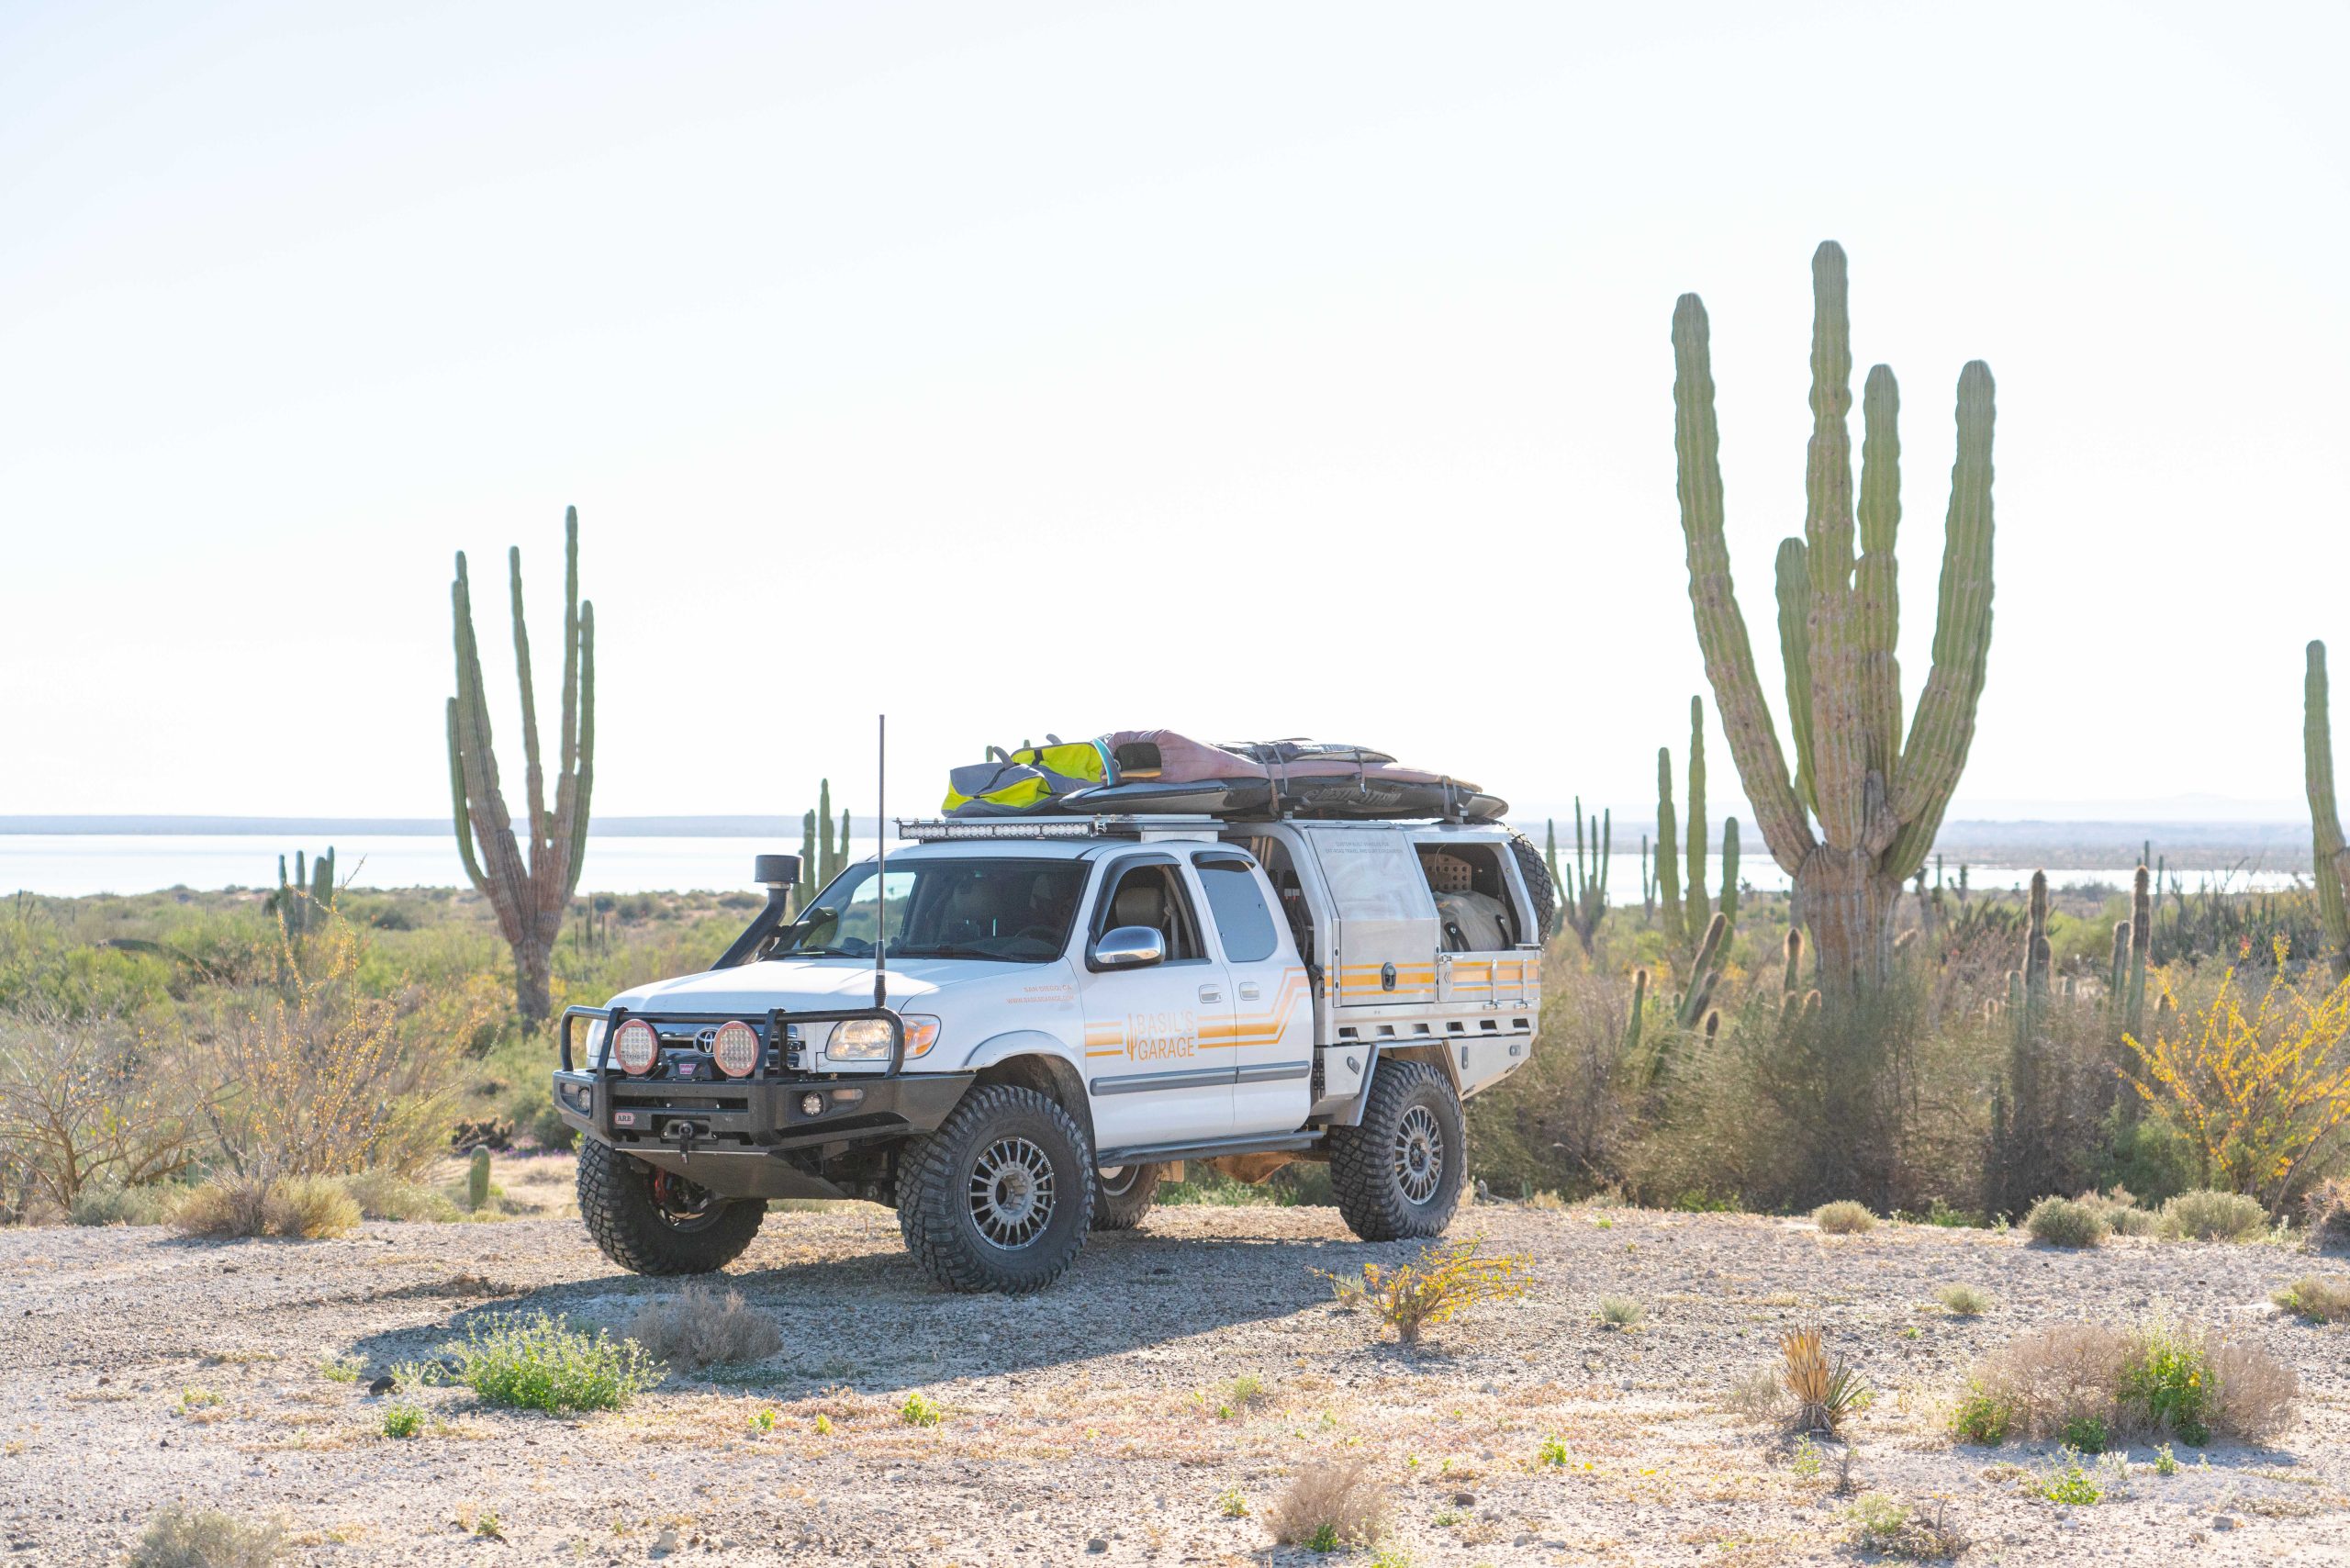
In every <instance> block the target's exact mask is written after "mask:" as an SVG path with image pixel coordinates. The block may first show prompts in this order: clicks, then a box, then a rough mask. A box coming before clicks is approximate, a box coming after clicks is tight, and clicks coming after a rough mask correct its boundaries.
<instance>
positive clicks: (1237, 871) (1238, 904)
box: [1192, 855, 1281, 964]
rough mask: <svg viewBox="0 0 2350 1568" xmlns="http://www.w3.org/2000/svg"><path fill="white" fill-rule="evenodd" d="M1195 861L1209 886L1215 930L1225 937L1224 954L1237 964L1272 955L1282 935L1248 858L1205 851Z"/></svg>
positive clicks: (1209, 900)
mask: <svg viewBox="0 0 2350 1568" xmlns="http://www.w3.org/2000/svg"><path fill="white" fill-rule="evenodd" d="M1192 865H1194V866H1196V867H1198V868H1199V872H1200V885H1201V886H1202V887H1203V888H1205V889H1206V890H1207V892H1208V909H1209V911H1210V913H1213V914H1214V916H1215V929H1216V934H1217V935H1220V936H1222V937H1223V938H1224V956H1225V958H1228V959H1230V960H1231V961H1232V962H1234V963H1236V964H1254V963H1258V962H1259V961H1261V960H1263V959H1266V958H1271V957H1272V956H1273V949H1274V948H1276V947H1278V946H1281V939H1280V938H1279V937H1278V936H1277V935H1274V931H1273V917H1272V914H1271V912H1270V911H1269V910H1267V909H1266V908H1265V900H1264V895H1263V894H1261V893H1259V892H1258V890H1257V877H1256V873H1255V871H1254V870H1253V869H1252V868H1250V866H1249V864H1248V861H1246V860H1243V859H1241V858H1240V857H1238V856H1237V855H1202V856H1197V857H1194V858H1193V859H1192Z"/></svg>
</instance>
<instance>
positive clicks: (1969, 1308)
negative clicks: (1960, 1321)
mask: <svg viewBox="0 0 2350 1568" xmlns="http://www.w3.org/2000/svg"><path fill="white" fill-rule="evenodd" d="M1934 1299H1935V1300H1936V1301H1938V1302H1941V1303H1942V1310H1943V1311H1944V1312H1947V1313H1949V1314H1950V1315H1951V1316H1953V1317H1980V1316H1983V1315H1984V1314H1985V1313H1986V1312H1988V1311H1990V1310H1991V1305H1992V1303H1991V1294H1990V1293H1989V1292H1988V1291H1978V1290H1976V1289H1975V1287H1974V1286H1973V1285H1938V1286H1936V1287H1935V1289H1934Z"/></svg>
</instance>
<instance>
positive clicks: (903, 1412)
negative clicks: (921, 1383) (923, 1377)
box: [898, 1389, 946, 1427]
mask: <svg viewBox="0 0 2350 1568" xmlns="http://www.w3.org/2000/svg"><path fill="white" fill-rule="evenodd" d="M945 1419H946V1407H945V1406H942V1405H940V1404H939V1403H938V1401H937V1400H935V1399H933V1398H931V1397H930V1396H929V1395H928V1394H923V1392H922V1391H921V1390H919V1389H917V1390H915V1391H914V1392H913V1393H912V1394H907V1395H906V1398H905V1403H903V1404H902V1405H900V1406H898V1420H899V1422H900V1424H901V1425H903V1426H908V1427H935V1426H937V1425H938V1423H939V1422H941V1421H943V1420H945Z"/></svg>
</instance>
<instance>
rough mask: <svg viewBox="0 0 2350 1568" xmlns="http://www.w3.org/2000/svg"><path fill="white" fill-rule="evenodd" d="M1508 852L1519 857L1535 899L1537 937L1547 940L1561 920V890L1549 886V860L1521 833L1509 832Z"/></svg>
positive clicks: (1528, 894) (1527, 886)
mask: <svg viewBox="0 0 2350 1568" xmlns="http://www.w3.org/2000/svg"><path fill="white" fill-rule="evenodd" d="M1509 852H1510V853H1511V854H1512V855H1514V856H1516V857H1517V869H1518V871H1519V873H1520V874H1521V875H1522V876H1524V877H1525V878H1526V896H1527V898H1529V899H1531V900H1533V901H1534V919H1535V922H1536V924H1537V925H1538V927H1539V929H1538V930H1536V932H1535V933H1534V940H1535V941H1536V942H1537V943H1543V942H1548V941H1549V940H1550V933H1551V931H1552V930H1553V929H1555V928H1556V926H1557V924H1558V920H1559V890H1558V889H1557V888H1555V887H1553V886H1551V885H1550V863H1549V862H1548V861H1546V860H1544V859H1543V858H1542V852H1541V851H1540V850H1539V849H1537V848H1535V847H1534V841H1533V840H1532V839H1530V838H1528V837H1527V836H1526V835H1525V834H1522V833H1514V834H1510V835H1509Z"/></svg>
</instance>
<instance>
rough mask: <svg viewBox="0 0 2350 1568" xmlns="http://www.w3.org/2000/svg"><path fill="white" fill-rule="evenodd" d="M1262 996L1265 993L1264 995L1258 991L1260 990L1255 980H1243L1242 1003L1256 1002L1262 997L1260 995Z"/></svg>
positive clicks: (1241, 986) (1241, 985) (1241, 989)
mask: <svg viewBox="0 0 2350 1568" xmlns="http://www.w3.org/2000/svg"><path fill="white" fill-rule="evenodd" d="M1262 994H1263V993H1262V992H1261V991H1258V989H1257V982H1256V981H1255V980H1242V981H1241V982H1240V1000H1241V1001H1243V1002H1254V1001H1256V1000H1257V998H1258V997H1259V996H1260V995H1262Z"/></svg>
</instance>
